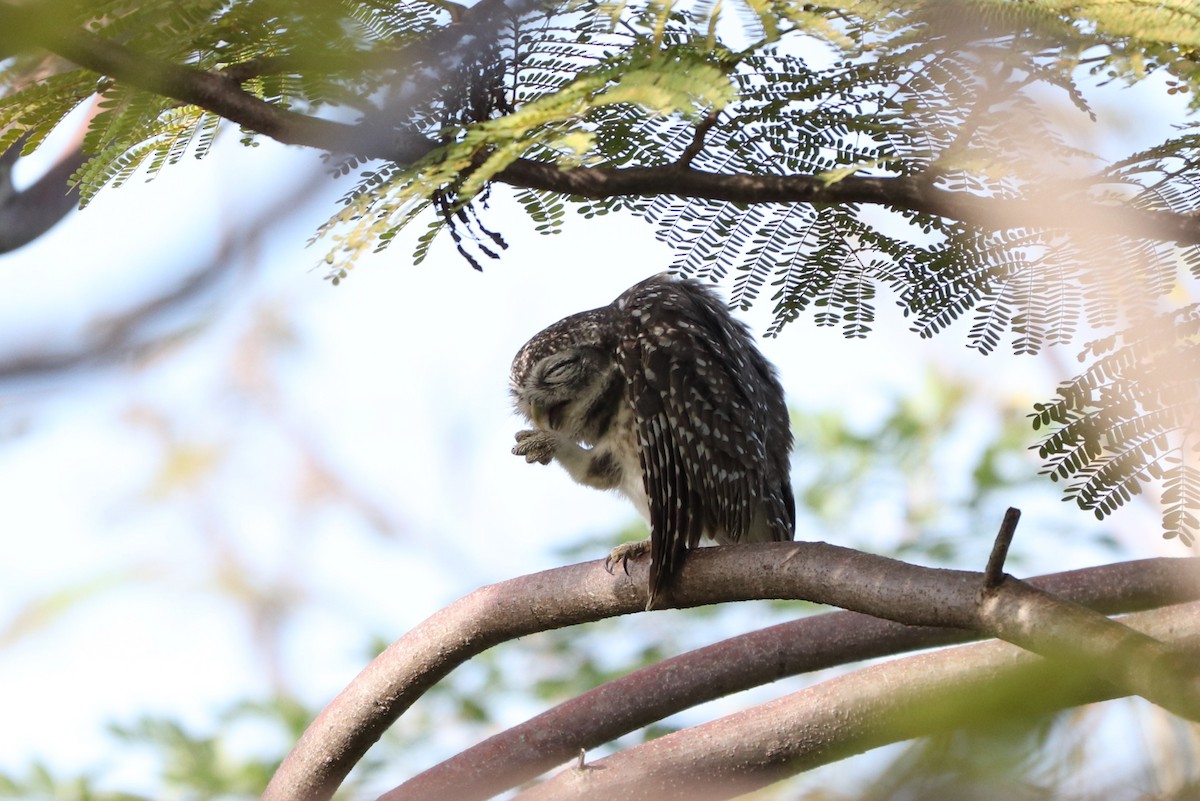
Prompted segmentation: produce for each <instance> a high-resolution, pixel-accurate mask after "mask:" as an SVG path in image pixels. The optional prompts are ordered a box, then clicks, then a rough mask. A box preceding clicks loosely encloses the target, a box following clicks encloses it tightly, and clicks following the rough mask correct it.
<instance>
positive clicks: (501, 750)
mask: <svg viewBox="0 0 1200 801" xmlns="http://www.w3.org/2000/svg"><path fill="white" fill-rule="evenodd" d="M1176 567H1177V565H1175V564H1173V563H1158V562H1153V563H1152V562H1126V563H1121V564H1115V565H1107V566H1104V567H1098V568H1089V569H1087V570H1076V571H1071V572H1068V573H1058V574H1054V575H1050V576H1043V577H1041V578H1038V579H1033V580H1032V581H1030V584H1032V585H1033V586H1035V587H1037V588H1039V589H1042V590H1044V591H1046V592H1051V593H1054V594H1055V595H1058V596H1060V597H1062V598H1065V599H1067V600H1070V601H1073V602H1075V603H1078V604H1083V605H1084V606H1087V607H1089V608H1091V609H1094V610H1096V611H1098V612H1103V613H1105V614H1116V613H1121V612H1132V611H1138V610H1142V609H1146V608H1149V607H1152V606H1158V605H1162V604H1170V603H1177V602H1179V601H1181V600H1184V599H1185V598H1195V597H1197V596H1200V585H1198V584H1196V583H1195V582H1191V583H1188V582H1186V581H1185V582H1181V581H1179V579H1180V576H1178V575H1175V568H1176ZM1164 569H1165V570H1166V572H1165V573H1164V572H1163V571H1164ZM979 637H980V634H979V633H978V632H972V631H966V630H963V629H948V628H933V627H926V626H906V625H904V624H901V623H893V622H892V621H888V620H882V619H880V618H876V617H871V616H869V615H864V614H860V613H858V612H830V613H828V614H823V615H816V616H813V617H807V618H802V619H800V620H793V621H789V622H787V623H781V624H779V625H776V626H771V627H769V628H765V629H762V630H760V631H754V632H750V633H748V634H743V635H741V636H738V637H732V638H730V639H728V640H724V641H722V642H719V643H716V644H714V645H710V646H707V647H705V648H699V649H697V650H695V651H689V652H687V653H685V654H680V655H679V656H675V657H672V658H670V659H666V660H663V661H662V662H659V663H656V664H654V665H650V666H648V667H645V668H642V669H641V670H637V671H634V672H633V673H630V674H628V675H626V676H622V677H621V678H618V679H614V680H613V681H610V682H607V683H605V684H603V685H601V686H599V687H597V688H595V689H593V690H590V691H589V692H586V693H583V694H582V695H579V696H577V697H575V698H572V699H570V700H568V701H565V702H563V703H561V704H559V705H558V706H556V707H554V708H553V709H550V710H547V711H546V712H543V713H542V714H540V715H537V716H535V717H533V718H531V719H530V720H528V721H526V722H525V723H522V724H520V725H517V726H514V727H512V728H510V729H508V730H506V731H503V732H501V733H499V734H496V735H494V736H492V737H489V738H488V739H486V740H484V741H483V742H481V743H479V744H478V745H475V746H473V747H471V748H468V749H467V750H465V751H462V752H461V753H459V754H456V755H455V756H453V757H451V758H450V759H447V760H446V761H444V762H441V763H439V764H437V765H435V766H433V767H431V768H429V769H428V770H426V771H423V772H422V773H419V774H417V775H416V776H414V777H412V778H411V779H409V780H408V781H406V782H404V783H403V784H401V785H399V786H398V787H396V788H395V789H393V790H391V791H390V792H388V793H385V794H384V795H383V796H382V797H381V799H380V801H441V799H445V798H453V799H455V801H482V800H483V799H486V798H490V797H492V796H494V795H496V794H498V793H501V792H503V791H504V790H508V789H510V788H512V787H516V786H517V785H519V784H521V783H523V782H526V781H529V780H531V779H533V778H536V777H537V776H539V775H541V774H542V773H545V772H546V771H547V770H550V769H551V768H553V767H555V766H557V765H561V764H562V763H564V762H567V761H568V760H570V759H573V758H574V757H575V756H577V755H578V754H579V751H580V749H591V748H594V747H596V746H598V745H601V744H603V743H606V742H609V741H611V740H613V739H615V738H617V737H620V736H621V735H624V734H627V733H629V732H631V731H634V730H636V729H639V728H642V727H643V726H647V725H650V724H651V723H653V722H655V721H658V720H662V719H663V718H665V717H667V716H669V715H673V714H675V713H677V712H680V711H682V710H684V709H687V708H689V707H693V706H696V705H698V704H701V703H705V702H707V701H711V700H713V699H716V698H720V697H722V696H725V695H729V694H731V693H735V692H740V691H742V690H746V689H749V688H751V687H756V686H759V685H762V684H767V683H770V682H773V681H776V680H778V679H781V678H784V677H786V676H795V675H799V674H802V673H807V672H811V671H817V670H825V669H828V668H832V667H837V666H840V665H845V664H847V663H850V662H857V661H862V660H865V659H873V658H877V657H882V656H890V655H894V654H898V653H903V652H905V651H912V650H916V649H919V648H932V647H935V646H940V645H951V644H955V643H962V642H967V641H969V640H972V639H978V638H979Z"/></svg>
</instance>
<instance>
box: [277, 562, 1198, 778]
mask: <svg viewBox="0 0 1200 801" xmlns="http://www.w3.org/2000/svg"><path fill="white" fill-rule="evenodd" d="M1130 564H1131V567H1129V568H1128V569H1130V570H1135V571H1138V570H1148V571H1151V572H1153V573H1156V574H1157V575H1156V578H1157V580H1158V584H1157V586H1159V587H1161V588H1162V591H1163V592H1164V593H1168V594H1170V595H1171V596H1172V599H1175V600H1177V599H1181V598H1182V599H1193V598H1195V597H1196V595H1197V593H1198V592H1200V580H1198V578H1200V562H1198V561H1196V560H1150V561H1147V562H1139V563H1130ZM646 569H647V564H646V562H645V560H642V561H639V562H638V563H637V564H635V565H632V566H631V569H630V573H631V575H628V576H627V575H625V574H623V573H620V572H618V574H617V575H616V576H612V575H610V574H609V573H607V572H606V571H605V570H604V568H603V562H602V561H595V562H589V563H584V564H578V565H572V566H569V567H564V568H558V569H555V570H549V571H544V572H541V573H536V574H532V575H529V576H523V577H520V578H517V579H512V580H510V581H506V582H502V583H499V584H494V585H490V586H488V587H483V588H481V589H479V590H476V591H475V592H473V593H471V594H470V595H467V596H465V597H463V598H461V599H459V600H458V601H456V602H454V603H453V604H451V605H450V606H448V607H446V608H444V609H442V610H441V611H439V612H437V613H436V614H434V615H433V616H432V617H430V618H429V619H427V620H426V621H425V622H424V623H422V624H421V625H419V626H418V627H417V628H415V629H413V630H412V631H410V632H409V633H408V634H406V635H405V636H404V637H402V638H401V639H400V640H398V641H397V642H395V643H394V644H393V645H392V646H391V647H390V648H388V649H387V650H386V651H384V653H383V654H381V655H380V656H379V657H377V658H376V659H375V660H374V661H372V662H371V664H369V665H368V666H367V667H366V668H365V669H364V670H363V672H362V673H360V674H359V676H358V677H357V678H356V679H355V680H354V681H353V682H351V684H350V685H349V686H348V687H347V688H346V689H345V690H343V691H342V693H341V694H340V695H339V696H338V697H337V698H336V699H335V700H334V701H333V702H332V703H330V705H329V706H328V707H326V708H325V710H323V711H322V712H321V714H320V715H319V716H318V717H317V719H316V720H314V721H313V723H312V724H311V725H310V726H309V728H308V730H307V731H306V732H305V734H304V736H303V737H302V738H301V739H300V741H299V742H298V743H297V744H296V746H295V748H293V750H292V752H291V753H290V754H289V755H288V757H287V758H286V759H285V760H284V762H283V764H282V765H281V767H280V769H279V771H278V772H277V773H276V774H275V776H274V778H273V779H272V781H271V784H270V785H269V786H268V787H267V790H266V792H265V794H264V796H263V798H264V799H265V800H266V801H282V800H283V799H306V801H309V800H313V799H325V798H329V797H330V796H331V795H332V793H333V791H334V790H335V789H336V788H337V786H338V784H339V783H340V782H341V780H342V779H343V778H344V777H345V775H346V773H347V772H348V771H349V770H350V768H351V767H352V766H353V765H354V764H355V763H356V762H357V761H358V760H359V759H360V758H361V757H362V756H363V754H365V753H366V750H367V749H368V748H369V747H370V745H371V744H372V743H374V742H375V741H376V740H377V739H378V738H379V737H380V736H381V735H382V734H383V732H384V731H385V730H386V729H387V727H388V726H390V725H391V724H392V722H393V721H395V720H396V719H397V718H398V717H399V716H400V715H401V714H403V712H404V711H405V710H406V709H407V708H408V707H409V706H410V705H411V704H412V703H413V702H414V701H415V700H416V699H417V698H418V697H420V695H421V694H423V693H424V692H425V691H426V690H428V689H429V688H430V687H432V686H433V685H434V684H435V683H436V682H437V681H439V680H440V679H441V678H442V677H443V676H445V675H446V674H447V673H448V672H449V671H450V670H452V669H453V668H454V667H455V666H457V665H458V664H461V663H462V662H463V661H465V660H467V659H469V658H471V657H472V656H474V655H476V654H478V653H481V652H483V651H484V650H486V649H488V648H490V647H492V646H493V645H497V644H499V643H501V642H505V641H507V640H510V639H513V638H516V637H520V636H524V635H527V634H532V633H534V632H538V631H546V630H549V629H555V628H561V627H563V626H570V625H575V624H578V623H584V622H590V621H594V620H599V619H601V618H605V617H612V616H617V615H624V614H631V613H634V612H638V611H641V610H644V609H645V604H646V588H647V586H648V581H647V576H646ZM1113 569H1114V568H1112V567H1110V568H1106V569H1105V570H1108V571H1111V570H1113ZM1095 575H1096V577H1097V578H1096V581H1098V582H1104V581H1105V579H1106V578H1107V577H1108V575H1110V574H1100V573H1097V574H1095ZM981 585H982V574H980V573H974V572H968V571H958V570H941V569H934V568H926V567H918V566H916V565H910V564H906V563H904V562H898V561H896V560H893V559H887V558H884V557H880V556H874V555H871V554H865V553H860V552H857V551H853V550H850V549H847V548H839V547H837V546H833V545H828V544H826V543H806V542H796V543H761V544H745V545H739V546H738V547H737V548H702V549H699V550H697V551H695V552H693V553H691V554H690V555H689V558H688V560H687V562H686V563H685V565H684V568H683V570H682V571H681V573H680V576H679V582H678V585H677V587H676V589H675V592H674V594H673V597H672V598H671V599H670V600H671V602H672V604H673V605H674V606H677V607H692V606H701V605H706V604H713V603H722V602H730V601H743V600H751V599H758V598H777V599H798V600H809V601H816V602H818V603H826V604H829V605H832V606H838V607H842V608H846V609H853V610H855V611H859V612H863V613H866V614H870V615H874V616H876V617H882V618H887V619H889V620H894V621H896V622H900V623H905V624H910V625H924V626H943V627H945V626H949V627H955V628H962V629H971V630H977V631H985V630H986V628H987V627H986V626H985V624H984V621H983V620H982V619H981V617H980V614H979V606H980V605H979V603H978V599H979V588H980V587H981ZM1162 602H1163V603H1166V602H1169V601H1162ZM768 750H769V749H768Z"/></svg>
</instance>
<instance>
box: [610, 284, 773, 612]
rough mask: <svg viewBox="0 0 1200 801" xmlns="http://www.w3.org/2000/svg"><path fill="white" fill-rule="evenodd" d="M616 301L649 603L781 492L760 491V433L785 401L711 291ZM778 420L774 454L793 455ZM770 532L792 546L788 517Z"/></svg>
mask: <svg viewBox="0 0 1200 801" xmlns="http://www.w3.org/2000/svg"><path fill="white" fill-rule="evenodd" d="M616 304H617V306H618V307H619V309H621V313H619V314H618V315H617V317H618V318H619V319H622V320H624V321H626V322H625V323H624V326H625V328H624V330H623V331H622V335H621V337H620V339H619V345H618V364H619V366H620V369H621V371H622V373H623V374H624V376H625V378H626V382H627V383H626V386H627V391H628V393H629V401H630V404H631V405H632V407H633V410H634V417H635V419H636V425H637V438H638V450H639V455H640V457H641V463H642V478H643V481H644V482H645V487H646V495H647V496H648V498H649V506H650V531H651V533H650V555H651V562H650V597H651V604H653V599H654V598H655V596H656V595H657V593H658V592H659V591H660V590H661V589H665V588H666V587H667V586H668V584H669V582H670V581H671V579H672V577H673V576H674V575H675V574H676V572H677V571H678V569H679V567H680V566H681V564H682V562H683V558H684V556H685V553H686V551H687V549H688V548H694V547H696V546H697V545H698V544H699V541H700V536H701V534H702V533H704V532H705V531H707V532H708V533H709V534H710V535H714V536H721V535H723V536H722V539H723V540H725V541H737V540H739V539H741V538H742V537H743V536H744V535H745V534H746V533H747V532H748V531H749V529H750V525H751V523H752V520H751V517H752V514H753V510H754V508H755V502H756V500H757V499H761V498H763V497H764V496H765V495H767V494H771V495H775V494H776V493H775V492H772V493H765V492H764V479H765V478H766V475H765V473H766V471H767V470H768V468H769V463H768V447H767V444H766V443H764V441H763V436H764V433H765V432H766V431H767V430H768V428H767V423H768V419H767V418H768V416H769V415H771V414H775V415H776V417H778V416H779V414H780V411H779V410H778V409H775V408H774V407H773V406H772V404H775V405H778V406H780V407H782V406H783V402H782V398H778V397H776V398H774V399H772V398H770V397H767V396H768V395H770V394H772V393H769V392H768V389H769V388H770V387H772V386H774V387H777V383H776V379H775V378H774V373H773V371H772V369H771V367H770V365H769V364H767V362H766V360H765V359H763V357H762V356H761V354H759V353H758V351H757V349H756V348H755V347H754V345H753V342H752V340H750V337H749V333H748V332H747V330H746V329H745V327H744V326H742V325H741V324H740V323H738V322H737V321H736V320H734V319H733V318H732V317H731V316H730V315H729V312H728V311H727V310H726V309H725V307H724V305H723V304H722V303H721V301H720V300H719V299H718V298H717V297H716V296H715V295H714V294H713V293H712V292H710V291H709V290H708V289H707V288H705V287H704V286H703V285H701V284H698V283H696V282H690V281H687V282H680V281H670V280H663V279H657V280H656V279H650V280H649V281H646V282H643V283H641V284H638V285H637V286H635V287H633V288H632V289H630V290H629V291H628V292H626V293H625V294H624V295H622V296H621V297H620V298H618V299H617V301H616ZM622 304H624V305H623V306H622ZM774 394H775V395H778V391H776V392H775V393H774ZM782 415H783V426H784V428H783V434H782V436H785V437H786V438H787V442H786V443H782V442H781V443H778V445H779V446H780V447H779V448H773V449H771V450H780V449H782V453H783V458H784V459H786V453H787V450H788V449H790V445H791V440H790V438H791V435H790V432H789V431H788V428H787V419H786V408H783V409H782ZM784 475H785V476H786V467H785V471H784ZM787 497H788V498H789V499H790V497H791V494H790V488H788V492H787ZM773 516H778V515H773ZM768 525H769V531H770V534H769V536H770V538H771V539H790V538H791V520H788V521H786V523H784V522H783V521H782V520H781V521H778V522H777V523H770V524H768ZM785 528H786V531H784V529H785Z"/></svg>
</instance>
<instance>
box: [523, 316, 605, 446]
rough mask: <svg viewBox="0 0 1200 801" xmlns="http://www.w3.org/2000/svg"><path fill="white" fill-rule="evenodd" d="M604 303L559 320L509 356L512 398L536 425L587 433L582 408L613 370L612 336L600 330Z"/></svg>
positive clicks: (585, 413) (579, 435)
mask: <svg viewBox="0 0 1200 801" xmlns="http://www.w3.org/2000/svg"><path fill="white" fill-rule="evenodd" d="M604 311H605V310H604V309H594V310H592V311H588V312H582V313H580V314H574V315H571V316H570V317H567V318H566V319H563V320H559V321H558V322H557V323H555V324H554V325H552V326H550V327H549V328H547V329H545V330H544V331H542V332H541V333H539V334H537V335H536V336H535V337H534V338H533V339H531V340H529V342H527V343H525V346H524V347H523V348H521V350H520V351H518V352H517V355H516V358H514V359H513V364H512V374H511V377H510V380H509V387H510V389H511V391H512V394H513V402H514V404H515V405H516V407H517V411H518V412H520V413H521V414H522V415H523V416H524V417H525V418H526V419H527V420H529V421H530V422H532V423H533V424H534V425H535V426H536V427H537V428H541V429H552V430H555V431H563V432H565V433H569V434H572V435H573V436H575V437H577V438H580V439H589V437H588V433H589V432H588V430H587V429H588V410H589V408H591V407H592V406H594V404H595V402H596V400H597V399H598V398H599V396H600V395H601V394H603V393H604V391H605V389H606V388H608V387H609V386H610V384H611V382H612V380H613V378H614V377H615V374H616V363H615V360H614V358H613V349H614V347H615V343H614V342H610V341H608V340H609V339H610V338H609V337H606V336H604V335H603V330H604V327H603V326H602V325H600V322H601V319H602V317H603V315H602V314H601V313H602V312H604Z"/></svg>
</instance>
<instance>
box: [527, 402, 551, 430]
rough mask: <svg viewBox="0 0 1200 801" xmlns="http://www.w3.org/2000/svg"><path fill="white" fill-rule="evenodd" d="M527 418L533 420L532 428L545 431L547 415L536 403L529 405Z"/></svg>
mask: <svg viewBox="0 0 1200 801" xmlns="http://www.w3.org/2000/svg"><path fill="white" fill-rule="evenodd" d="M529 417H530V419H532V420H533V427H534V428H537V429H540V430H542V431H545V430H546V423H547V418H548V415H547V414H546V410H545V409H543V408H542V407H541V406H538V405H537V404H536V403H531V404H529Z"/></svg>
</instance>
